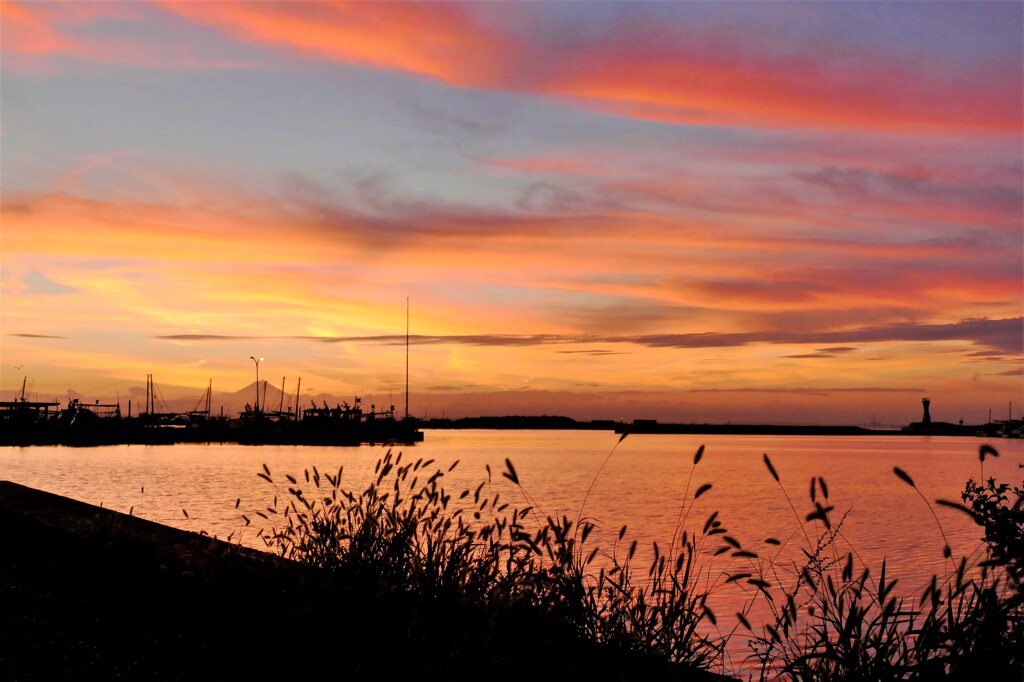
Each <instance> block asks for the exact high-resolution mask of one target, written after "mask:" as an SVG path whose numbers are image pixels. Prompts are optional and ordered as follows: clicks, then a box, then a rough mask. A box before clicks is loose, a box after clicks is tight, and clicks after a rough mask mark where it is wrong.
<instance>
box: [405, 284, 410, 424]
mask: <svg viewBox="0 0 1024 682" xmlns="http://www.w3.org/2000/svg"><path fill="white" fill-rule="evenodd" d="M405 418H406V419H408V418H409V297H408V296H406V297H405Z"/></svg>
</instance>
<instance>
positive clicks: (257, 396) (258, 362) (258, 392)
mask: <svg viewBox="0 0 1024 682" xmlns="http://www.w3.org/2000/svg"><path fill="white" fill-rule="evenodd" d="M249 359H250V360H252V361H253V362H255V363H256V412H257V413H259V411H260V362H262V361H263V358H254V357H253V356H251V355H250V356H249Z"/></svg>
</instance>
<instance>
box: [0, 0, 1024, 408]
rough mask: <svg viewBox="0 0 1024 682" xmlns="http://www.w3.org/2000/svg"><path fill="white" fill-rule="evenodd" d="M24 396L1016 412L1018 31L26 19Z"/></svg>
mask: <svg viewBox="0 0 1024 682" xmlns="http://www.w3.org/2000/svg"><path fill="white" fill-rule="evenodd" d="M0 8H2V9H0V12H2V13H0V21H2V26H0V38H2V54H0V57H2V64H0V78H2V81H0V88H2V89H0V133H2V137H0V145H2V147H0V151H2V157H0V163H2V166H0V171H2V214H0V215H2V233H0V234H2V241H0V246H2V253H0V267H2V275H0V294H2V299H0V304H2V319H0V322H2V334H0V356H2V357H0V370H2V373H0V397H2V399H3V400H10V399H11V398H12V397H13V396H14V395H15V394H16V393H17V392H18V391H20V388H21V383H22V379H23V377H25V378H27V381H28V383H29V384H30V385H31V387H30V392H31V394H32V396H33V397H34V396H35V395H36V394H38V395H39V396H40V397H41V398H43V397H51V396H52V397H56V398H57V399H60V400H62V401H66V400H67V397H68V395H69V391H71V392H73V393H72V394H76V395H81V396H82V397H84V398H85V399H87V400H93V399H100V398H103V399H107V398H113V397H115V396H116V397H117V398H118V399H121V400H125V399H127V397H128V396H137V395H138V394H139V393H140V392H141V391H143V390H144V388H143V387H144V386H145V380H146V375H147V374H153V375H154V379H155V381H156V382H157V384H158V385H160V387H161V390H162V391H163V393H164V394H166V395H167V396H168V397H182V399H185V398H189V397H194V398H196V399H198V397H199V395H200V394H201V393H202V392H203V391H205V389H206V385H207V382H208V381H209V380H210V379H212V380H213V383H214V390H215V391H223V392H233V391H237V390H242V389H244V388H245V387H246V386H248V385H250V384H251V383H252V382H253V380H254V370H255V366H254V363H253V362H252V360H250V359H249V358H250V356H257V357H260V356H262V357H264V358H265V360H264V361H263V363H262V364H261V365H260V374H261V376H260V378H261V379H269V380H270V381H271V382H272V383H273V384H280V380H281V377H282V376H286V377H288V384H287V385H288V390H294V388H295V381H296V379H298V378H299V377H302V386H303V393H304V394H306V395H307V396H308V397H316V396H320V395H323V394H331V395H337V396H351V395H352V394H356V393H358V394H360V395H364V396H368V397H371V398H374V399H375V400H377V402H379V403H384V402H387V399H386V398H385V396H389V395H390V396H391V399H393V400H394V401H395V402H398V403H400V402H401V400H400V399H399V397H398V396H400V395H402V394H403V392H404V382H405V377H404V372H405V347H404V341H405V328H406V299H407V298H408V299H409V301H410V311H411V312H410V322H411V333H412V345H411V349H410V386H411V392H412V396H411V405H410V407H411V409H412V411H413V413H414V414H416V415H418V416H424V415H425V414H429V415H431V416H439V415H440V414H441V412H442V410H443V411H445V414H447V415H448V416H464V415H468V416H474V415H479V414H503V413H504V414H523V413H531V414H544V413H547V414H551V413H554V414H566V415H569V416H573V417H577V418H584V419H591V418H614V419H619V418H624V419H626V420H630V419H633V418H658V419H661V420H664V421H669V420H671V421H684V422H688V421H699V422H703V421H733V422H739V421H755V422H764V421H776V422H798V423H814V422H819V423H821V422H828V423H844V424H847V423H851V424H852V423H868V422H870V421H872V420H877V421H878V422H881V423H889V424H903V423H906V422H908V421H911V420H916V419H918V418H919V416H920V413H921V407H920V405H921V403H920V401H921V398H923V397H924V396H929V397H930V398H931V401H932V415H933V417H934V418H935V419H940V420H944V421H956V420H958V419H960V418H963V419H965V420H966V421H967V422H969V423H973V422H979V421H984V420H985V419H986V418H987V414H988V410H989V409H990V408H991V409H993V411H994V416H995V417H997V418H1003V419H1005V418H1006V414H1007V410H1008V408H1009V403H1010V402H1011V401H1013V403H1014V406H1013V410H1014V416H1015V417H1018V416H1019V415H1020V413H1021V412H1024V375H1022V373H1024V342H1022V336H1024V322H1022V315H1024V133H1022V129H1024V63H1022V60H1024V57H1022V55H1024V4H1022V3H1020V2H1006V3H1001V2H977V3H963V4H961V3H953V2H937V3H931V2H929V3H910V2H891V3H888V2H866V3H842V2H827V3H826V2H808V3H780V2H771V3H750V4H748V3H742V2H729V3H696V2H694V3H690V2H663V3H644V2H600V3H591V2H551V3H546V2H529V3H527V2H510V3H503V2H487V3H467V4H449V3H416V4H405V3H370V2H366V3H351V4H347V3H344V4H330V3H282V4H274V3H269V2H235V3H207V2H186V3H173V2H154V3H145V2H109V3H108V2H103V3H81V4H78V3H73V2H52V3H50V2H10V1H7V0H4V1H3V2H2V3H0Z"/></svg>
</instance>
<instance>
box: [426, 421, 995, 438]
mask: <svg viewBox="0 0 1024 682" xmlns="http://www.w3.org/2000/svg"><path fill="white" fill-rule="evenodd" d="M998 426H1000V425H999V424H982V425H975V426H967V425H965V426H959V425H956V424H936V425H934V427H933V428H927V427H924V426H920V425H916V424H915V425H912V427H911V428H904V429H893V428H888V429H868V428H864V427H862V426H838V425H808V424H675V423H661V422H657V421H654V420H641V419H638V420H634V421H633V422H628V423H627V422H618V421H614V420H594V421H576V420H575V419H572V418H571V417H558V416H545V417H531V416H510V417H466V418H462V419H426V420H424V421H422V422H420V428H422V429H437V430H460V429H492V430H517V429H518V430H522V429H532V430H549V431H556V430H580V431H613V432H615V433H618V434H622V433H628V434H638V435H639V434H702V435H703V434H709V435H740V436H774V435H778V436H973V437H986V438H992V437H997V436H998V434H997V433H996V432H995V430H996V427H998Z"/></svg>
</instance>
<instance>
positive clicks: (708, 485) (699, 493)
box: [693, 483, 711, 500]
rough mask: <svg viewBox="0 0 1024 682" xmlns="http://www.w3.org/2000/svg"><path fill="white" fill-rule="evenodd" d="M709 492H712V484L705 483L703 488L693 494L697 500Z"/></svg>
mask: <svg viewBox="0 0 1024 682" xmlns="http://www.w3.org/2000/svg"><path fill="white" fill-rule="evenodd" d="M709 490H711V484H710V483H705V484H704V485H702V486H701V487H699V488H697V492H695V493H694V494H693V499H694V500H696V499H697V498H698V497H700V496H701V495H703V494H704V493H706V492H707V491H709Z"/></svg>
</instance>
